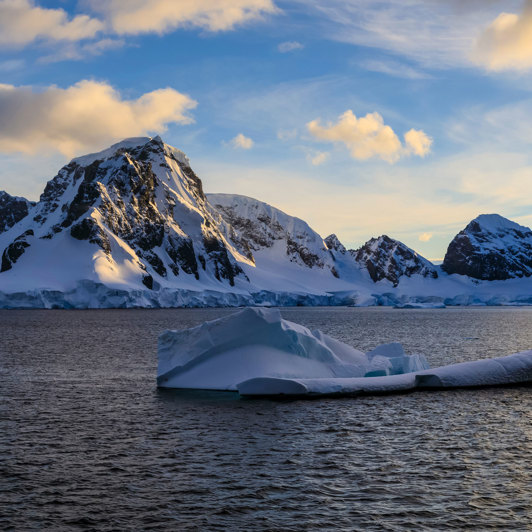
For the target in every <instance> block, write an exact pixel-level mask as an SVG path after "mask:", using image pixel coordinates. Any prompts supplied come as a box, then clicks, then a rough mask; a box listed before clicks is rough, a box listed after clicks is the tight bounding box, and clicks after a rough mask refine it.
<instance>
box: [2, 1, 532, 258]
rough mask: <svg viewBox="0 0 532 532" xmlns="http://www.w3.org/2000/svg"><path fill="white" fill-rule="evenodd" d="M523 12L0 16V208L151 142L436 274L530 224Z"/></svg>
mask: <svg viewBox="0 0 532 532" xmlns="http://www.w3.org/2000/svg"><path fill="white" fill-rule="evenodd" d="M531 117H532V0H526V1H523V0H519V1H512V0H505V1H497V0H379V1H375V0H287V1H283V0H172V1H170V0H56V1H45V0H41V1H37V0H35V1H32V0H0V190H2V189H3V190H6V191H7V192H9V193H10V194H13V195H20V196H25V197H27V198H29V199H32V200H37V199H38V198H39V195H40V194H41V192H42V191H43V189H44V186H45V184H46V182H47V181H48V180H49V179H51V178H52V177H53V176H54V175H55V174H56V173H57V171H58V170H59V168H60V167H61V166H63V165H64V164H66V163H67V162H68V161H69V160H70V159H71V158H73V157H75V156H79V155H83V154H85V153H90V152H94V151H98V150H100V149H104V148H106V147H108V146H109V145H111V144H112V143H114V142H117V141H120V140H121V139H123V138H126V137H132V136H145V135H149V136H153V135H156V134H159V135H161V136H162V138H163V139H164V140H165V142H167V143H168V144H171V145H173V146H175V147H177V148H179V149H181V150H183V151H184V152H185V153H186V154H187V155H188V156H189V158H190V160H191V165H192V168H193V169H194V170H195V172H196V173H197V174H198V175H199V177H200V178H201V179H202V181H203V183H204V189H205V190H206V191H207V192H226V193H235V194H244V195H247V196H251V197H255V198H257V199H260V200H262V201H266V202H267V203H270V204H272V205H274V206H276V207H278V208H280V209H282V210H284V211H285V212H287V213H289V214H292V215H294V216H298V217H300V218H303V219H304V220H305V221H307V222H308V223H309V224H310V225H311V227H313V228H314V229H315V230H316V231H318V233H320V234H321V235H322V236H324V237H325V236H327V235H328V234H330V233H336V234H337V235H338V237H339V238H340V240H341V241H342V242H343V243H344V244H345V245H346V246H347V247H350V248H356V247H358V246H360V245H361V244H363V243H364V242H365V241H366V240H368V239H369V238H371V237H374V236H378V235H381V234H387V235H389V236H391V237H393V238H397V239H398V240H401V241H403V242H404V243H406V244H407V245H408V246H410V247H412V248H413V249H415V250H416V251H418V252H419V253H421V254H422V255H423V256H425V257H427V258H429V259H431V260H434V261H440V260H441V259H442V258H443V256H444V254H445V251H446V249H447V245H448V244H449V242H450V241H451V239H452V238H453V236H454V235H455V234H456V233H457V232H458V231H459V230H460V229H462V228H463V227H465V225H467V223H468V222H469V221H470V220H471V219H473V218H475V217H476V216H477V215H479V214H481V213H499V214H501V215H503V216H505V217H507V218H510V219H512V220H515V221H517V222H519V223H521V224H523V225H526V226H531V225H532V158H531V155H532V153H531V149H530V147H531V143H532V120H531Z"/></svg>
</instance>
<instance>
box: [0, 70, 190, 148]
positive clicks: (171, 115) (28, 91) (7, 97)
mask: <svg viewBox="0 0 532 532" xmlns="http://www.w3.org/2000/svg"><path fill="white" fill-rule="evenodd" d="M195 106H196V102H195V101H194V100H192V99H191V98H190V97H189V96H187V95H186V94H182V93H180V92H178V91H176V90H174V89H172V88H164V89H158V90H155V91H152V92H148V93H146V94H143V95H142V96H140V97H139V98H137V99H136V100H125V99H123V98H122V97H121V95H120V93H119V91H117V90H116V89H114V88H113V87H112V86H111V85H108V84H107V83H102V82H96V81H88V80H84V81H80V82H78V83H76V84H75V85H72V86H71V87H68V88H66V89H62V88H59V87H56V86H51V87H48V88H46V89H45V90H41V91H35V90H33V89H32V88H31V87H15V86H13V85H0V116H1V117H2V122H1V126H0V151H2V152H4V153H9V152H24V153H35V152H37V151H41V150H54V151H59V152H61V153H62V154H64V155H66V156H69V157H70V156H73V155H75V154H78V153H86V152H87V151H88V150H89V149H98V148H102V147H105V146H106V145H108V144H110V143H112V142H113V141H116V140H121V139H122V138H124V137H132V136H141V135H146V134H148V133H161V132H164V131H165V130H166V129H167V126H168V124H171V123H182V124H186V123H190V122H191V121H192V119H191V118H190V116H189V115H188V114H187V112H188V111H189V110H190V109H193V108H194V107H195Z"/></svg>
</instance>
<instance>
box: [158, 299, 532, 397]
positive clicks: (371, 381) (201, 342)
mask: <svg viewBox="0 0 532 532" xmlns="http://www.w3.org/2000/svg"><path fill="white" fill-rule="evenodd" d="M158 359H159V360H158V376H157V384H158V386H159V387H163V388H192V389H205V390H232V391H238V392H239V393H240V394H241V395H243V396H277V395H297V396H313V395H323V394H325V395H334V394H340V395H345V394H351V395H356V394H359V393H360V394H362V393H393V392H401V391H408V390H412V389H416V388H422V389H438V388H453V387H469V386H486V385H500V384H511V383H524V382H531V381H532V351H526V352H523V353H516V354H514V355H510V356H508V357H503V358H496V359H487V360H479V361H475V362H465V363H460V364H452V365H450V366H444V367H440V368H434V369H430V367H429V365H428V363H427V361H426V359H425V357H424V356H423V355H407V354H405V352H404V351H403V348H402V346H401V345H400V344H398V343H392V344H385V345H381V346H379V347H377V348H376V349H374V350H373V351H370V352H369V353H363V352H362V351H359V350H357V349H355V348H353V347H351V346H349V345H347V344H345V343H343V342H340V341H338V340H336V339H334V338H332V337H330V336H328V335H326V334H324V333H322V332H321V331H319V330H315V331H311V330H309V329H308V328H306V327H303V326H302V325H299V324H296V323H293V322H290V321H288V320H284V319H283V318H282V317H281V314H280V312H279V310H277V309H268V308H246V309H244V310H241V311H239V312H236V313H234V314H231V315H229V316H225V317H223V318H220V319H217V320H213V321H208V322H205V323H203V324H202V325H199V326H197V327H193V328H191V329H185V330H181V331H165V332H164V333H162V334H161V336H160V337H159V345H158Z"/></svg>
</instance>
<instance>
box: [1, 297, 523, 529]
mask: <svg viewBox="0 0 532 532" xmlns="http://www.w3.org/2000/svg"><path fill="white" fill-rule="evenodd" d="M229 312H233V310H231V309H194V310H156V311H142V310H138V311H136V310H115V311H27V312H22V311H2V312H0V315H1V316H0V318H1V319H0V327H1V329H2V330H1V338H2V341H1V343H0V373H1V382H2V393H1V397H0V429H1V430H0V492H1V501H2V504H1V506H0V508H1V509H0V527H2V528H3V529H10V528H11V529H17V530H29V529H37V528H39V529H43V528H44V529H58V528H65V529H69V528H70V529H101V530H111V529H144V528H150V529H154V530H157V529H165V530H167V529H172V528H173V529H179V530H187V529H190V530H195V529H208V530H226V529H246V530H266V529H283V530H302V529H305V530H308V529H316V530H318V529H319V530H324V529H331V530H333V529H334V530H338V529H345V530H353V529H361V530H438V529H452V528H456V529H470V530H471V529H477V530H486V529H499V530H529V529H531V528H532V516H531V504H530V500H531V493H532V477H531V473H530V464H529V462H530V456H532V442H531V436H532V428H531V427H532V425H531V414H530V412H531V406H532V400H531V393H530V392H531V389H530V388H527V387H512V388H505V389H485V390H479V391H475V392H471V391H446V392H438V393H432V394H427V393H415V394H410V395H399V396H388V397H365V398H359V399H336V400H332V399H324V400H319V401H289V402H275V401H244V400H239V399H238V398H237V396H236V395H235V394H223V393H214V392H212V393H208V392H178V391H172V390H157V389H156V388H155V382H154V376H155V368H156V352H155V346H156V338H157V335H158V334H159V332H160V331H161V330H163V329H165V328H183V327H188V326H192V325H195V324H197V323H200V322H202V321H204V320H206V319H213V318H216V317H218V316H221V315H224V314H227V313H229ZM283 314H284V316H285V317H286V318H287V319H292V320H293V321H297V322H300V323H303V324H305V325H307V326H309V327H311V328H321V329H322V330H324V331H325V332H327V333H329V334H331V335H333V336H335V337H337V338H339V339H340V340H343V341H345V342H347V343H350V344H351V345H354V346H355V347H359V348H361V349H365V350H368V349H371V348H373V347H375V346H376V345H377V344H379V343H382V342H388V341H396V340H397V341H401V342H402V343H404V345H405V347H406V350H407V351H408V352H421V353H425V354H426V355H427V357H428V358H429V360H430V362H431V364H432V365H441V364H445V363H450V362H457V361H463V360H471V359H476V358H484V357H492V356H500V355H506V354H509V353H511V352H515V351H520V350H523V349H527V348H530V347H532V311H531V310H530V309H446V310H422V311H417V310H404V311H401V310H392V309H343V308H334V309H286V310H283Z"/></svg>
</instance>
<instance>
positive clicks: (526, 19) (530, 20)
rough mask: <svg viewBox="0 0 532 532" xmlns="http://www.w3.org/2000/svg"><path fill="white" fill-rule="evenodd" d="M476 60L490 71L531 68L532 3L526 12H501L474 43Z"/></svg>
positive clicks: (526, 7)
mask: <svg viewBox="0 0 532 532" xmlns="http://www.w3.org/2000/svg"><path fill="white" fill-rule="evenodd" d="M473 60H474V61H476V62H477V63H478V64H479V65H482V66H484V67H485V68H487V69H488V70H494V71H499V70H512V69H513V70H528V69H530V68H532V0H527V1H526V2H525V5H524V8H523V11H522V13H521V14H519V15H517V14H515V13H501V14H500V15H499V16H497V18H496V19H495V20H493V22H492V23H491V24H490V25H489V26H488V27H487V28H486V29H485V30H484V31H483V32H482V33H481V35H480V37H479V38H478V40H477V41H476V43H475V47H474V50H473Z"/></svg>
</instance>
